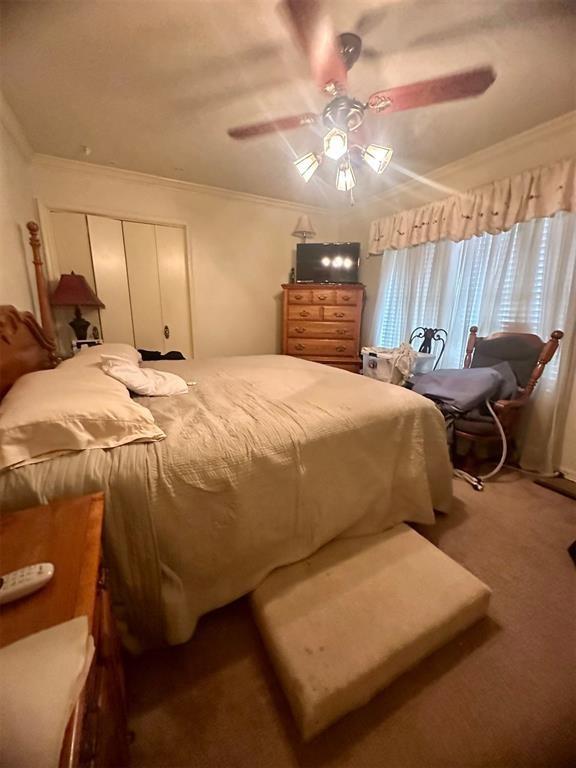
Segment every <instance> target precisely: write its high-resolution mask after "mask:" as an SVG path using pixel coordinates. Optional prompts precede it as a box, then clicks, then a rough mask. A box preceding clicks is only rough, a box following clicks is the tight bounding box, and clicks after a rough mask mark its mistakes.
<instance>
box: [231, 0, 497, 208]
mask: <svg viewBox="0 0 576 768" xmlns="http://www.w3.org/2000/svg"><path fill="white" fill-rule="evenodd" d="M283 2H284V7H285V10H286V12H287V15H288V18H289V19H290V22H291V24H292V27H293V29H294V32H295V35H296V38H297V40H298V41H299V43H300V45H301V47H302V49H303V50H304V53H305V55H306V56H307V58H308V63H309V65H310V72H311V75H312V77H313V79H314V81H315V83H316V85H317V86H318V88H319V89H320V91H321V93H323V94H324V95H328V96H329V97H330V101H329V103H328V104H327V105H326V107H325V108H324V110H323V112H322V115H321V116H320V115H315V114H313V113H309V112H307V113H305V114H303V115H294V116H290V117H283V118H279V119H276V120H270V121H268V122H263V123H255V124H252V125H244V126H240V127H238V128H232V129H230V130H229V131H228V135H229V136H231V137H232V138H234V139H241V140H243V139H249V138H252V137H254V136H261V135H263V134H267V133H273V132H275V131H286V130H292V129H294V128H299V127H301V126H306V125H310V124H313V123H317V122H319V121H320V120H322V123H323V124H324V125H325V126H326V128H327V129H328V133H327V134H326V135H325V136H324V139H323V152H320V153H315V152H308V153H307V154H305V155H303V156H302V157H300V158H298V159H297V160H296V161H295V162H294V165H295V166H296V169H297V170H298V173H299V174H300V175H301V176H302V178H303V179H304V181H306V182H307V181H309V180H310V179H311V178H312V176H313V175H314V174H315V173H316V171H317V170H318V168H319V167H320V164H321V162H322V161H323V159H324V157H327V158H329V159H331V160H334V161H336V162H337V163H338V167H337V172H336V188H337V189H338V190H340V191H342V192H350V200H351V202H353V199H352V193H351V190H352V188H353V187H354V186H355V184H356V178H355V175H354V170H353V167H352V166H353V163H354V164H356V163H357V157H358V154H359V156H360V157H361V158H362V159H363V160H364V162H365V163H366V164H367V165H368V166H369V167H370V168H371V169H372V170H373V171H374V172H375V173H378V174H381V173H383V172H384V171H385V170H386V168H387V167H388V164H389V163H390V159H391V157H392V149H391V148H390V147H385V146H382V145H380V144H369V145H368V146H361V145H360V144H356V143H354V144H353V143H351V140H350V139H351V136H350V134H352V133H353V131H355V130H357V129H358V128H359V127H360V126H361V125H362V123H363V122H364V118H365V116H366V115H367V114H372V115H382V114H384V113H385V112H386V113H388V114H391V113H393V112H400V111H404V110H407V109H415V108H418V107H427V106H431V105H433V104H441V103H443V102H447V101H454V100H456V99H465V98H470V97H472V96H479V95H480V94H482V93H484V92H485V91H486V90H487V89H488V88H489V87H490V86H491V85H492V83H493V82H494V80H495V79H496V74H495V72H494V70H493V69H492V67H488V66H485V67H478V68H476V69H472V70H468V71H466V72H457V73H454V74H451V75H446V76H444V77H438V78H434V79H432V80H424V81H421V82H417V83H411V84H409V85H401V86H399V87H397V88H388V89H386V90H381V91H376V92H375V93H373V94H372V95H371V96H369V97H368V100H367V101H366V102H362V101H359V100H358V99H355V98H353V97H352V96H349V95H348V94H347V93H346V88H347V73H348V71H349V70H350V69H351V67H352V66H353V65H354V64H355V62H356V61H357V60H358V59H359V57H360V56H361V54H362V40H361V38H360V37H359V36H358V35H356V34H354V33H352V32H344V33H343V34H341V35H339V36H336V35H335V34H334V32H333V30H332V25H331V23H330V19H329V17H328V14H327V12H326V8H325V6H324V3H323V2H322V0H283Z"/></svg>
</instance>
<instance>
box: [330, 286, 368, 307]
mask: <svg viewBox="0 0 576 768" xmlns="http://www.w3.org/2000/svg"><path fill="white" fill-rule="evenodd" d="M361 296H362V294H361V293H360V291H347V290H345V289H344V290H338V291H336V304H340V305H341V306H349V307H353V306H356V304H358V303H359V301H360V299H361Z"/></svg>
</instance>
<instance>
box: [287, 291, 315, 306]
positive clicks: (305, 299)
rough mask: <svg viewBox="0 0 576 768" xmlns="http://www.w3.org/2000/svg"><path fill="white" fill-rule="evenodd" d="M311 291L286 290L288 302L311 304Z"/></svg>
mask: <svg viewBox="0 0 576 768" xmlns="http://www.w3.org/2000/svg"><path fill="white" fill-rule="evenodd" d="M311 303H312V291H310V290H301V291H288V304H311Z"/></svg>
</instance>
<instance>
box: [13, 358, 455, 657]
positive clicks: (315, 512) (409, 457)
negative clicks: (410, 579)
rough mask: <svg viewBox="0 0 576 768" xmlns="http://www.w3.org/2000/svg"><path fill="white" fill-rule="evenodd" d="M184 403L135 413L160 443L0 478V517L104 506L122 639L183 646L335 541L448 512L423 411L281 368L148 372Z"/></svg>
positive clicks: (443, 447)
mask: <svg viewBox="0 0 576 768" xmlns="http://www.w3.org/2000/svg"><path fill="white" fill-rule="evenodd" d="M148 365H149V366H150V367H154V368H158V369H162V370H169V371H172V372H175V373H178V374H179V375H181V376H183V378H185V379H186V381H188V382H190V387H189V392H188V394H185V395H174V396H171V397H165V398H146V397H142V398H138V401H139V402H141V403H142V404H143V405H145V406H146V407H148V408H150V410H151V411H152V413H153V415H154V417H155V419H156V422H157V423H158V425H159V426H160V427H161V428H162V429H163V430H164V432H165V433H166V435H167V437H166V440H163V441H160V442H157V443H149V444H135V445H127V446H121V447H119V448H113V449H108V450H100V449H96V450H90V451H81V452H79V453H77V454H73V455H69V456H61V457H58V458H54V459H53V460H51V461H47V462H44V463H42V464H36V465H31V466H26V467H21V468H18V469H14V470H11V471H8V472H4V473H2V474H0V501H1V507H2V510H6V509H17V508H21V507H25V506H30V505H32V504H38V503H44V502H46V501H47V500H49V499H53V498H56V497H59V496H68V495H78V494H83V493H88V492H92V491H95V490H104V492H105V494H106V513H105V533H104V537H105V538H104V551H105V557H106V560H107V564H108V565H109V567H110V572H111V579H112V582H111V583H112V591H113V597H114V602H115V609H116V612H117V615H118V616H119V617H120V618H121V622H122V626H123V630H124V637H125V640H126V641H127V642H128V644H129V645H132V646H134V647H138V648H146V647H155V646H159V645H162V644H165V643H169V644H177V643H181V642H185V641H186V640H187V639H189V637H190V636H191V635H192V633H193V631H194V628H195V626H196V622H197V620H198V618H199V617H200V616H201V615H202V614H204V613H206V612H208V611H210V610H212V609H214V608H217V607H219V606H221V605H224V604H226V603H228V602H230V601H232V600H234V599H235V598H237V597H239V596H241V595H243V594H245V593H247V592H249V591H251V590H252V589H254V588H255V587H256V586H257V585H258V584H259V583H260V582H261V581H262V580H263V579H264V578H265V577H266V575H267V574H268V573H269V572H270V571H272V570H273V569H274V568H276V567H278V566H281V565H286V564H288V563H292V562H295V561H297V560H300V559H302V558H304V557H306V556H308V555H309V554H311V553H312V552H314V551H316V550H317V549H318V548H320V547H321V546H323V545H324V544H326V543H327V542H328V541H330V540H332V539H334V538H336V537H338V536H355V535H364V534H368V533H376V532H379V531H382V530H385V529H387V528H390V527H392V526H394V525H396V524H397V523H399V522H402V521H414V522H419V523H432V522H433V521H434V512H433V510H434V509H436V510H440V511H445V512H446V511H448V509H449V505H450V501H451V495H452V485H451V465H450V461H449V457H448V449H447V444H446V437H445V429H444V422H443V419H442V417H441V415H440V413H439V412H438V411H437V409H436V408H435V406H434V405H433V404H432V403H431V402H430V401H428V400H426V399H425V398H423V397H421V396H420V395H417V394H415V393H413V392H410V391H408V390H406V389H402V388H400V387H396V386H393V385H391V384H384V383H382V382H377V381H373V380H371V379H365V378H363V377H362V376H358V375H356V374H352V373H349V372H347V371H342V370H339V369H336V368H330V367H328V366H323V365H319V364H317V363H311V362H308V361H305V360H299V359H297V358H292V357H285V356H280V355H265V356H251V357H230V358H213V359H208V360H199V361H194V360H187V361H161V362H154V363H149V364H148Z"/></svg>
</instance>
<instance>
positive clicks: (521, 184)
mask: <svg viewBox="0 0 576 768" xmlns="http://www.w3.org/2000/svg"><path fill="white" fill-rule="evenodd" d="M558 211H576V158H574V157H572V158H568V159H566V160H561V161H559V162H557V163H555V164H554V165H551V166H549V167H545V168H543V167H541V168H534V169H532V170H529V171H524V172H523V173H519V174H518V175H517V176H511V177H509V178H507V179H499V180H498V181H493V182H492V183H490V184H485V185H484V186H482V187H477V188H476V189H472V190H469V191H467V192H463V193H462V194H458V195H452V196H451V197H447V198H445V199H444V200H438V201H436V202H434V203H429V204H428V205H424V206H422V207H420V208H412V209H411V210H409V211H402V212H401V213H396V214H394V215H392V216H387V217H385V218H383V219H377V220H376V221H373V222H372V225H371V227H370V253H371V254H375V255H378V254H382V253H384V251H387V250H390V249H393V250H400V249H401V248H408V247H410V246H412V245H421V244H422V243H433V242H437V241H438V240H453V241H454V242H458V241H459V240H467V239H468V238H470V237H474V236H475V235H482V234H484V233H485V232H490V233H491V234H497V233H498V232H503V231H505V230H507V229H510V228H511V227H513V226H514V224H517V223H518V222H520V221H529V220H530V219H536V218H542V217H544V216H552V215H554V214H555V213H557V212H558Z"/></svg>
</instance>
